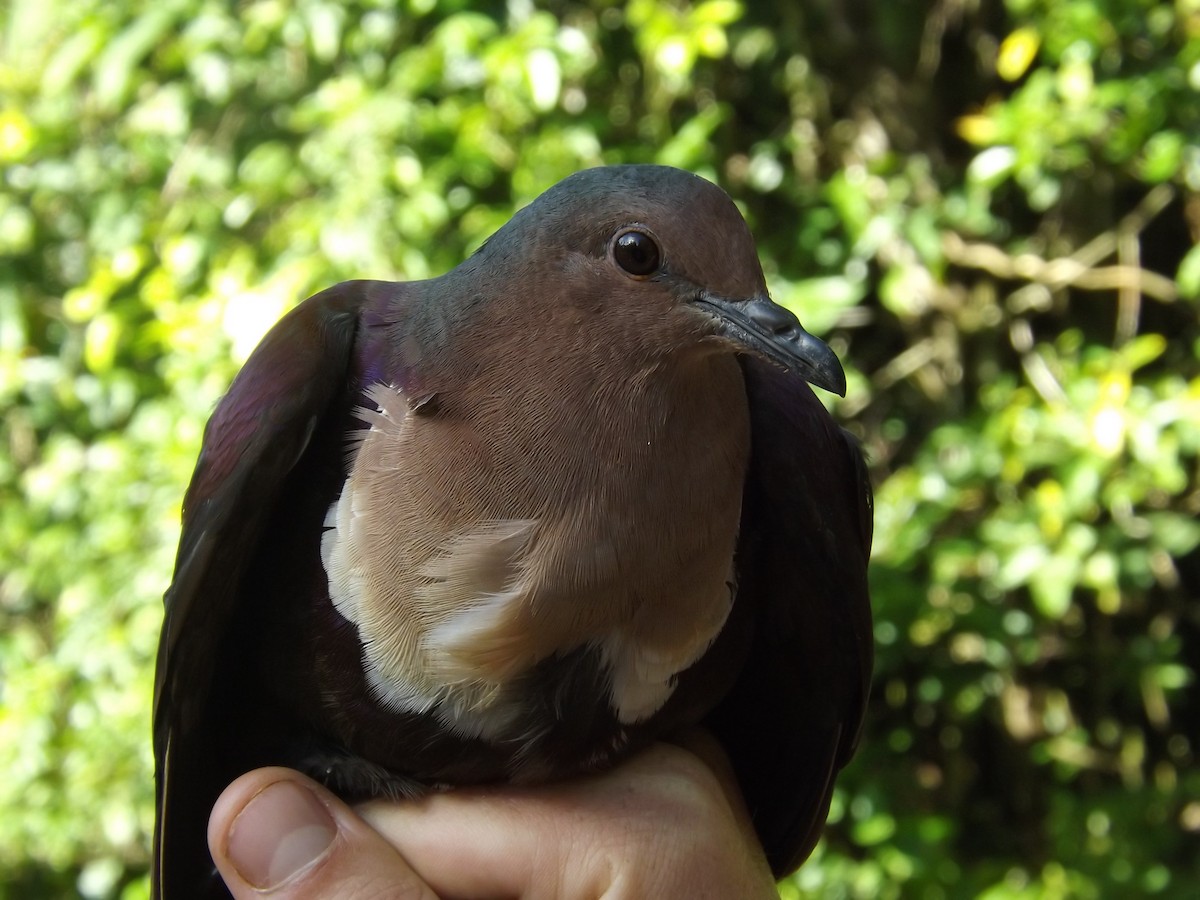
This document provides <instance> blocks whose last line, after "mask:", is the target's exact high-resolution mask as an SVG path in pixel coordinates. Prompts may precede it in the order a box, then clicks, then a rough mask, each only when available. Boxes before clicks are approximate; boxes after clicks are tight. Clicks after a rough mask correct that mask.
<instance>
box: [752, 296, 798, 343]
mask: <svg viewBox="0 0 1200 900" xmlns="http://www.w3.org/2000/svg"><path fill="white" fill-rule="evenodd" d="M746 315H747V317H748V318H749V319H750V321H751V322H753V323H754V324H755V325H757V326H758V327H759V328H761V329H762V330H763V331H765V332H767V333H769V334H772V335H774V336H775V337H785V336H787V335H790V334H793V333H795V331H796V329H797V328H798V327H799V325H800V320H799V319H797V318H796V317H795V316H794V315H793V314H792V313H791V312H789V311H788V310H786V309H784V308H783V307H782V306H779V305H778V304H776V303H773V302H772V301H771V300H769V299H767V298H766V297H756V298H755V299H753V300H751V301H750V302H749V303H748V304H747V305H746Z"/></svg>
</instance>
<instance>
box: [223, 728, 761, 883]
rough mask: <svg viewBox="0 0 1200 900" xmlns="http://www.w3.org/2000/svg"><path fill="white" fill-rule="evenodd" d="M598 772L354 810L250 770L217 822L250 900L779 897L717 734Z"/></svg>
mask: <svg viewBox="0 0 1200 900" xmlns="http://www.w3.org/2000/svg"><path fill="white" fill-rule="evenodd" d="M687 747H688V749H683V748H681V747H678V746H674V745H668V744H658V745H655V746H653V747H651V748H650V749H648V750H646V751H645V752H643V753H641V754H639V755H637V756H635V757H633V758H632V759H630V760H628V761H627V762H626V763H624V764H623V765H621V766H619V767H617V768H616V769H614V770H612V771H609V772H605V773H603V774H600V775H595V776H589V777H585V778H579V779H575V780H572V781H568V782H562V783H558V784H552V785H542V786H536V787H525V786H519V787H518V786H504V787H489V788H459V789H456V790H453V791H448V792H445V793H432V794H429V795H428V796H426V797H424V798H421V799H419V800H414V801H404V802H399V803H392V802H385V801H370V802H368V803H364V804H361V805H360V806H358V807H355V808H352V807H350V806H348V805H346V804H345V803H343V802H342V801H341V800H339V799H338V798H337V797H335V796H334V795H333V794H332V793H330V792H329V791H328V790H326V789H325V788H323V787H321V786H319V785H317V784H316V783H315V782H313V781H311V780H310V779H308V778H306V777H305V776H303V775H301V774H299V773H298V772H294V771H292V770H290V769H280V768H268V769H258V770H256V771H253V772H249V773H247V774H246V775H243V776H242V777H241V778H239V779H237V781H235V782H234V783H233V784H232V785H231V786H230V787H229V788H227V789H226V790H225V792H224V793H223V794H222V795H221V798H220V799H219V800H218V801H217V804H216V806H215V807H214V809H213V814H212V817H211V819H210V821H209V833H208V840H209V846H210V848H211V849H212V853H213V859H214V860H215V861H216V864H217V868H218V870H219V871H220V873H221V875H222V877H223V878H224V879H225V882H226V884H227V885H228V886H229V889H230V890H231V891H232V893H233V895H234V897H235V898H237V900H242V898H249V897H263V896H267V897H272V898H280V900H300V898H316V897H338V898H346V900H354V898H366V897H371V898H380V897H404V898H410V900H418V898H419V900H450V898H491V897H517V898H541V897H561V898H566V900H572V898H583V897H589V898H590V897H604V898H608V900H617V898H634V897H658V898H666V900H669V898H698V897H738V898H747V900H750V898H759V897H761V898H776V897H777V896H778V894H777V893H776V890H775V885H774V881H773V879H772V878H771V873H770V870H769V869H768V867H767V863H766V859H765V857H764V856H763V852H762V849H761V848H760V847H759V845H758V841H757V838H756V837H755V835H754V830H753V828H752V827H751V825H750V821H749V817H748V816H747V814H746V812H745V809H744V808H743V806H742V801H741V797H740V794H739V793H738V791H737V788H736V785H735V783H734V781H733V778H732V773H731V772H730V770H729V768H728V763H727V762H726V761H725V758H724V755H723V754H722V753H721V751H720V748H719V747H718V746H717V744H716V742H715V741H713V740H712V739H711V738H708V737H707V736H705V735H699V734H698V735H695V736H691V737H689V739H688V741H687Z"/></svg>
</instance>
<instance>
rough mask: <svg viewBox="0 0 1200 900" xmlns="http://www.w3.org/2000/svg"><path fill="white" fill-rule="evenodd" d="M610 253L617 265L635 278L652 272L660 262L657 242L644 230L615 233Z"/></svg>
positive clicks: (660, 255)
mask: <svg viewBox="0 0 1200 900" xmlns="http://www.w3.org/2000/svg"><path fill="white" fill-rule="evenodd" d="M612 255H613V259H614V260H616V263H617V265H618V266H620V267H621V268H622V269H624V270H625V271H626V272H628V273H629V274H630V275H633V276H634V277H636V278H645V277H646V276H647V275H651V274H653V273H654V272H655V271H657V269H658V265H659V263H660V262H662V251H660V250H659V249H658V242H657V241H655V240H654V238H652V237H650V235H648V234H646V233H645V232H644V231H626V232H624V233H622V234H619V235H617V238H616V240H614V241H613V245H612Z"/></svg>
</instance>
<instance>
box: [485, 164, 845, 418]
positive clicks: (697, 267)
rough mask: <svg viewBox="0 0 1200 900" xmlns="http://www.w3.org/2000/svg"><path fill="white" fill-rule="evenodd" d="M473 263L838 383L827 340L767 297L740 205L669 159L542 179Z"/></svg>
mask: <svg viewBox="0 0 1200 900" xmlns="http://www.w3.org/2000/svg"><path fill="white" fill-rule="evenodd" d="M478 257H479V258H478V259H477V260H476V263H477V264H478V267H477V268H476V269H475V271H476V272H479V271H483V270H485V269H486V270H491V271H496V272H499V271H505V272H506V273H507V274H506V277H505V281H506V282H507V283H512V281H511V280H512V279H513V278H514V277H515V278H516V279H517V280H519V281H520V282H521V283H523V284H526V285H528V287H529V290H528V291H526V292H523V293H524V297H523V298H522V300H521V301H520V302H522V303H526V304H529V303H540V304H546V308H545V309H540V310H537V311H536V312H537V314H538V315H539V316H541V318H542V321H550V320H551V319H553V318H555V316H556V315H558V314H559V311H560V310H561V309H570V310H572V311H574V312H575V313H576V314H577V313H578V311H579V310H583V311H585V312H592V313H595V314H596V315H600V316H604V317H605V318H606V319H607V320H608V321H610V322H611V321H612V320H613V318H614V317H615V318H617V319H619V320H622V321H623V322H624V323H626V324H627V325H628V327H629V329H631V330H639V329H640V330H641V331H642V332H644V333H645V334H646V336H647V338H651V337H653V338H655V339H658V337H660V336H664V335H665V336H667V337H668V339H670V340H674V341H677V342H680V343H686V342H689V341H690V342H693V343H694V344H695V345H696V346H703V347H707V348H714V347H715V348H718V349H720V350H724V351H727V352H738V353H753V354H756V355H759V356H763V357H765V358H767V359H769V360H771V361H772V362H774V363H776V364H777V365H780V366H783V367H784V368H786V369H789V370H791V371H794V372H795V373H796V374H798V375H800V376H801V377H803V378H804V379H805V380H807V381H809V382H810V383H812V384H814V385H817V386H818V387H822V388H824V389H825V390H828V391H832V392H833V393H836V394H839V395H844V394H845V391H846V376H845V373H844V372H843V370H842V366H841V363H840V362H839V361H838V359H837V357H836V355H835V354H834V353H833V351H832V350H831V349H830V348H829V347H828V346H827V345H826V344H825V343H824V342H823V341H820V340H818V339H817V338H815V337H813V336H812V335H811V334H809V333H808V332H807V331H805V330H804V328H803V327H801V325H800V321H799V320H798V319H797V318H796V316H795V315H794V314H793V313H791V312H790V311H789V310H787V309H785V308H783V307H782V306H779V305H778V304H776V303H775V302H774V301H773V300H771V298H770V296H769V295H768V293H767V287H766V281H765V279H764V277H763V272H762V266H761V265H760V263H759V260H758V254H757V251H756V249H755V246H754V238H753V237H752V236H751V234H750V229H749V228H748V227H747V225H746V222H745V220H744V219H743V218H742V216H741V213H739V212H738V209H737V207H736V206H735V205H734V203H733V201H732V200H731V199H730V198H729V196H728V195H727V194H726V193H725V192H724V191H723V190H721V189H720V188H719V187H717V186H716V185H714V184H712V183H710V182H708V181H705V180H704V179H703V178H700V177H698V176H696V175H692V174H691V173H688V172H684V171H682V170H680V169H674V168H671V167H668V166H653V165H630V166H607V167H601V168H596V169H587V170H585V171H582V172H578V173H576V174H574V175H572V176H570V177H568V178H566V179H564V180H563V181H560V182H559V183H558V184H556V185H554V186H553V187H551V188H550V189H549V190H547V191H546V192H545V193H543V194H542V195H541V196H540V197H538V198H537V199H536V200H535V201H534V202H533V203H531V204H530V205H529V206H527V207H525V208H524V209H523V210H521V211H520V212H519V213H517V215H516V216H514V217H513V219H512V220H511V221H510V222H509V223H508V224H507V225H505V226H504V228H502V229H501V230H500V231H499V232H497V233H496V235H495V236H493V237H492V238H491V239H490V240H489V241H488V242H487V244H486V245H485V246H484V247H483V248H482V249H481V251H480V253H479V254H478Z"/></svg>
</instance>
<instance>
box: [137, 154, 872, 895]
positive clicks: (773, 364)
mask: <svg viewBox="0 0 1200 900" xmlns="http://www.w3.org/2000/svg"><path fill="white" fill-rule="evenodd" d="M784 225H786V223H783V224H782V225H780V227H784ZM810 385H811V386H816V387H818V388H821V389H823V390H825V391H829V392H832V393H834V394H838V395H843V396H844V394H845V391H846V379H845V374H844V370H843V368H842V365H841V363H840V361H839V359H838V358H837V356H836V355H835V353H834V352H833V351H832V350H831V348H830V347H829V346H828V345H827V344H826V343H824V342H823V341H821V340H819V339H818V338H816V337H814V336H813V335H811V334H809V333H808V332H807V331H805V330H804V328H803V327H802V326H801V323H800V321H799V320H798V318H797V317H796V316H795V315H794V314H793V313H792V312H790V311H789V310H787V309H786V308H784V307H783V306H781V305H779V304H777V303H776V302H774V301H773V300H772V299H771V297H770V295H769V293H768V290H767V285H766V281H765V278H764V274H763V269H762V266H761V263H760V261H759V257H758V252H757V249H756V246H755V242H754V238H753V237H752V235H751V232H750V229H749V227H748V226H747V224H746V221H745V219H744V218H743V216H742V215H741V213H740V212H739V210H738V207H737V206H736V204H735V203H734V202H733V201H732V199H731V198H730V197H729V195H728V194H726V193H725V191H724V190H722V189H721V188H720V187H718V186H717V185H715V184H713V183H712V182H710V181H707V180H705V179H703V178H701V177H699V176H697V175H694V174H692V173H689V172H685V171H682V170H679V169H675V168H671V167H666V166H659V165H618V166H600V167H597V168H591V169H585V170H582V171H579V172H576V173H575V174H573V175H570V176H569V177H567V178H565V179H564V180H562V181H560V182H559V183H557V184H556V185H554V186H552V187H550V188H549V189H548V190H546V191H545V192H544V193H543V194H542V195H540V196H539V197H538V198H537V199H536V200H534V201H533V202H532V203H530V204H529V205H527V206H525V207H524V208H523V209H521V210H519V211H518V212H517V213H516V214H515V215H514V216H513V217H512V219H511V220H510V221H509V222H508V223H507V224H505V225H504V226H503V227H501V228H500V229H499V230H498V231H497V232H496V233H495V234H494V235H493V236H492V237H490V238H489V239H488V240H487V241H485V242H484V243H483V244H482V245H481V246H480V248H479V249H478V250H476V251H475V252H474V253H473V254H471V255H470V256H469V257H468V258H467V259H466V260H465V261H464V262H462V263H461V264H460V265H458V266H457V267H456V268H454V269H452V270H450V271H449V272H446V273H445V274H443V275H441V276H438V277H434V278H430V279H427V280H421V281H408V282H389V281H381V280H357V281H347V282H344V283H341V284H338V285H336V286H334V287H331V288H329V289H327V290H324V291H322V292H320V293H318V294H316V295H314V296H312V297H310V298H308V299H307V300H305V301H303V302H301V303H300V304H299V305H297V306H296V307H295V308H294V309H293V310H292V311H290V312H289V313H287V314H286V315H285V316H284V317H283V318H282V319H281V320H280V321H279V322H278V323H277V324H276V325H275V326H274V327H273V328H272V329H271V330H269V331H268V333H267V334H266V336H265V337H264V338H263V339H262V341H261V343H260V344H259V345H258V347H257V348H256V349H255V350H254V352H253V353H252V354H251V355H250V356H249V358H248V359H247V361H246V363H245V364H244V366H243V367H242V369H241V370H240V371H239V373H238V374H237V375H236V377H235V378H234V380H233V382H232V385H231V386H230V388H229V390H228V392H227V393H226V394H225V395H224V397H223V398H222V399H221V400H220V402H219V403H218V404H217V406H216V407H215V409H214V411H213V412H212V415H211V417H210V419H209V421H208V424H207V426H206V428H205V432H204V438H203V442H202V448H201V450H200V454H199V458H198V460H197V464H196V468H195V471H194V474H193V476H192V479H191V482H190V484H189V486H188V488H187V491H186V494H185V496H184V500H183V505H182V530H181V535H180V541H179V548H178V554H177V558H176V563H175V570H174V575H173V578H172V581H171V584H170V586H169V588H168V589H167V591H166V594H165V598H164V604H165V615H164V619H163V625H162V632H161V638H160V643H159V650H158V658H157V666H156V675H155V690H154V722H153V732H154V755H155V764H156V801H157V809H156V813H157V815H156V825H155V847H154V856H153V863H152V870H153V871H152V883H153V891H154V894H155V896H159V897H167V898H187V897H216V896H226V894H225V893H224V889H223V887H222V884H221V882H220V879H219V877H217V876H216V874H215V869H214V867H213V863H212V860H211V857H210V856H209V853H208V849H207V844H206V841H205V828H206V824H207V820H208V816H209V812H210V811H211V808H212V806H213V803H214V802H215V800H216V798H217V797H218V795H219V794H220V792H221V791H222V790H223V788H224V787H225V786H226V785H228V783H229V782H231V781H232V780H233V779H234V778H236V777H237V776H238V775H240V774H242V773H244V772H246V771H249V770H250V769H253V768H257V767H259V766H265V765H283V766H291V767H293V768H295V769H298V770H300V771H302V772H305V773H307V774H308V775H310V776H312V777H313V778H315V779H317V780H318V781H320V782H322V783H323V784H325V785H327V786H328V787H330V788H331V789H332V790H334V791H335V792H336V793H337V794H339V795H340V796H342V797H343V798H345V799H347V800H349V801H357V800H361V799H365V798H371V797H386V798H406V797H414V796H419V795H421V794H422V793H423V792H425V791H429V790H441V789H452V788H453V786H456V785H475V784H490V783H513V784H524V783H540V782H549V781H554V780H558V779H564V778H571V777H575V776H580V775H585V774H586V773H588V772H594V771H599V770H603V769H605V768H607V767H610V766H614V765H617V764H619V762H620V761H621V760H622V759H623V758H625V757H627V756H629V755H630V754H632V753H635V752H636V751H637V750H638V749H639V748H643V747H645V746H647V745H649V744H650V743H652V742H654V741H658V740H666V739H670V737H671V736H672V735H673V734H676V733H678V732H680V731H682V730H684V729H688V728H692V727H700V728H704V729H707V730H708V731H709V732H710V733H711V734H712V735H713V736H715V738H716V739H717V740H718V741H719V742H720V744H721V745H722V747H723V749H724V751H725V753H726V754H727V755H728V757H729V760H730V763H731V765H732V768H733V771H734V773H735V775H736V777H737V780H738V784H739V787H740V788H741V791H742V794H743V796H744V798H745V802H746V806H747V809H748V810H749V812H750V815H751V817H752V819H753V823H754V826H755V829H756V833H757V835H758V837H759V839H760V841H761V843H762V845H763V848H764V851H765V853H766V856H767V859H768V861H769V863H770V865H771V868H772V870H773V872H774V873H775V875H776V876H777V877H782V876H783V875H785V874H787V873H789V872H791V871H793V870H794V869H795V868H797V867H798V866H799V865H800V863H801V862H803V861H804V859H805V858H806V857H807V856H808V855H809V853H810V852H811V850H812V849H813V847H814V845H815V843H816V841H817V839H818V838H819V836H820V834H821V831H822V829H823V827H824V824H825V820H826V818H827V816H828V810H829V805H830V799H831V796H832V791H833V784H834V779H835V777H836V775H837V774H838V772H839V771H840V769H841V768H842V767H843V766H844V765H845V764H846V763H847V762H848V760H849V759H850V758H851V756H852V755H853V753H854V751H855V748H856V746H857V744H858V742H859V739H860V733H861V730H862V723H863V719H864V713H865V707H866V701H867V696H868V690H869V684H870V678H871V669H872V638H871V610H870V600H869V591H868V583H867V560H868V557H869V555H870V544H871V529H872V495H871V487H870V480H869V477H868V472H867V468H866V464H865V461H864V456H863V453H862V450H861V449H860V446H859V444H858V442H857V441H856V440H855V439H854V438H853V437H852V436H851V435H850V434H849V433H848V432H847V431H845V430H844V429H842V428H841V427H839V426H838V425H837V424H836V423H835V421H834V419H833V418H832V416H831V415H830V413H829V412H828V411H827V410H826V408H825V406H824V405H823V404H822V402H821V401H820V400H819V399H818V397H817V395H816V394H815V393H814V392H813V390H812V388H811V387H810Z"/></svg>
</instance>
